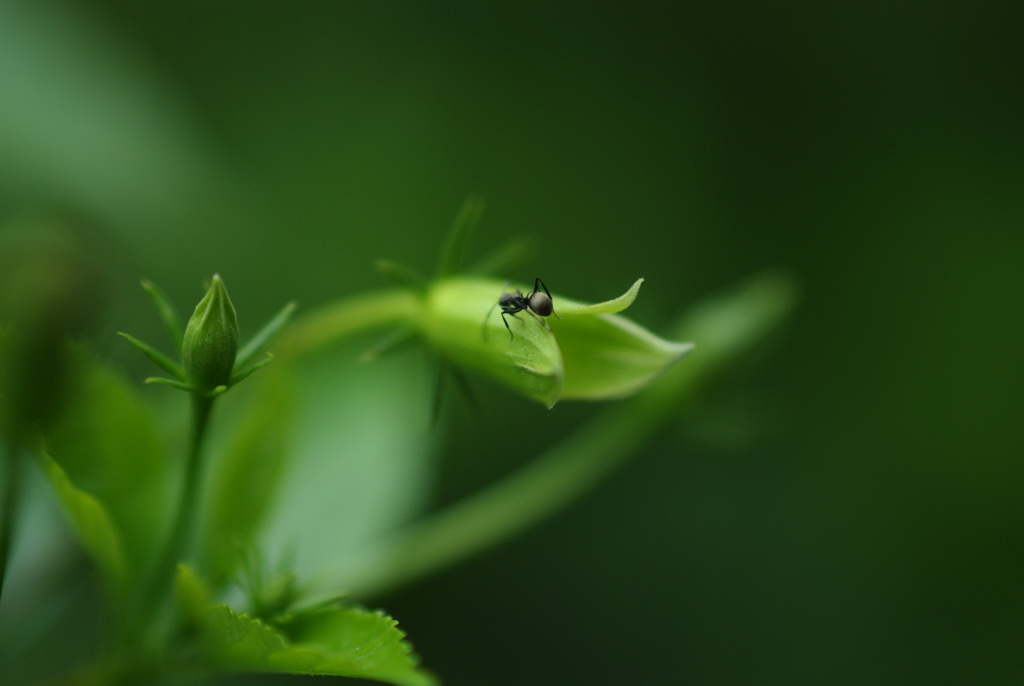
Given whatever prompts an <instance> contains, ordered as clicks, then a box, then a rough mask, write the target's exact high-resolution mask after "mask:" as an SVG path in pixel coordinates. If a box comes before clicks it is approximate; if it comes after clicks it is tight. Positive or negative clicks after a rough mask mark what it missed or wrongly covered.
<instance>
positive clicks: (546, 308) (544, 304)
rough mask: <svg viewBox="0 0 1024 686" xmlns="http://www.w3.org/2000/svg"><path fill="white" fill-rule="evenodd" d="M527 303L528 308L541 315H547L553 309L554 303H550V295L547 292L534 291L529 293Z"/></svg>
mask: <svg viewBox="0 0 1024 686" xmlns="http://www.w3.org/2000/svg"><path fill="white" fill-rule="evenodd" d="M529 304H530V309H531V310H533V311H534V312H536V313H537V314H539V315H540V316H541V317H548V316H550V315H551V313H552V312H554V311H555V308H554V305H552V304H551V297H550V296H549V295H548V294H547V293H541V292H538V291H534V292H533V293H532V294H531V295H530V302H529Z"/></svg>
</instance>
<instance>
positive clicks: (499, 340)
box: [421, 279, 564, 407]
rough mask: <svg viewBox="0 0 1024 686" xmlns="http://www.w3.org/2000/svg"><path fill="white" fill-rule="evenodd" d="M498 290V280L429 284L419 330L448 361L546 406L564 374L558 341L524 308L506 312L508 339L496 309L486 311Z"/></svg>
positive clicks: (558, 389) (559, 389)
mask: <svg viewBox="0 0 1024 686" xmlns="http://www.w3.org/2000/svg"><path fill="white" fill-rule="evenodd" d="M501 291H502V285H501V283H499V282H497V281H492V280H483V279H446V280H444V281H439V282H437V283H435V284H433V286H432V287H431V289H430V293H429V294H428V297H427V304H426V306H425V307H424V308H423V311H422V316H421V327H422V330H423V332H424V335H425V336H426V337H427V340H429V341H430V342H431V344H432V345H434V347H436V348H437V349H438V350H439V351H440V352H441V353H442V354H443V355H445V356H447V357H448V358H450V359H451V360H452V361H454V362H456V363H459V364H462V365H465V366H467V367H471V368H473V369H477V370H478V371H481V372H484V373H485V374H487V375H489V376H491V377H492V378H495V379H497V380H498V381H501V382H503V383H505V384H507V385H509V386H511V387H512V388H514V389H515V390H517V391H519V392H520V393H522V394H524V395H526V396H527V397H529V398H533V399H534V400H537V401H539V402H541V403H543V404H544V405H546V406H547V407H552V406H553V405H554V404H555V403H556V402H557V401H558V399H559V398H560V397H561V395H562V384H563V376H564V371H563V363H562V354H561V352H560V351H559V347H558V342H557V341H556V339H555V336H554V334H552V333H551V330H550V329H549V328H548V326H547V325H546V324H545V323H544V322H543V321H542V320H541V319H540V318H538V317H535V316H534V315H533V314H528V313H525V312H523V313H520V314H519V315H517V316H516V317H514V318H513V317H508V322H509V327H510V330H511V332H512V337H511V340H510V336H509V331H507V330H506V329H505V325H504V324H503V323H502V318H501V316H500V313H496V312H493V311H492V310H494V304H495V303H497V302H498V297H499V296H500V295H501ZM488 313H490V315H489V314H488Z"/></svg>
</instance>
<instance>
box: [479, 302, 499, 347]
mask: <svg viewBox="0 0 1024 686" xmlns="http://www.w3.org/2000/svg"><path fill="white" fill-rule="evenodd" d="M497 306H498V303H494V304H493V305H491V307H490V309H488V310H487V316H486V317H484V325H483V326H482V327H481V328H480V335H481V336H482V337H483V339H484V342H485V343H486V342H487V322H489V321H490V320H491V314H493V313H494V308H495V307H497Z"/></svg>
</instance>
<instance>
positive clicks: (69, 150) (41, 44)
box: [0, 2, 218, 229]
mask: <svg viewBox="0 0 1024 686" xmlns="http://www.w3.org/2000/svg"><path fill="white" fill-rule="evenodd" d="M0 64H2V65H4V66H3V68H2V69H0V102H2V103H3V106H2V107H0V150H3V154H0V182H2V185H3V188H4V189H5V190H6V191H7V192H14V193H15V197H18V196H17V193H18V192H19V191H20V192H21V193H22V194H23V195H24V194H25V193H26V192H27V193H28V194H29V195H28V197H35V198H44V199H53V198H56V199H57V201H58V204H67V203H70V204H71V205H73V206H75V207H82V208H86V209H88V210H89V211H90V212H92V213H93V214H94V215H95V216H98V217H100V218H103V219H106V220H114V221H115V223H117V220H122V221H123V222H124V225H129V224H130V225H132V226H137V225H138V219H139V217H151V218H153V217H160V218H164V219H166V220H167V224H165V225H164V226H167V227H169V226H171V225H172V224H173V223H174V222H175V221H181V220H182V219H183V218H184V217H185V216H187V215H186V213H187V212H189V209H188V208H189V207H191V206H193V204H194V203H193V201H195V200H197V199H198V198H200V197H201V194H203V193H208V192H210V188H211V185H213V184H216V183H218V178H217V176H216V174H215V173H214V172H213V169H212V168H211V167H212V165H211V164H210V161H211V159H212V157H213V156H212V155H210V154H209V150H208V149H207V148H206V145H205V141H204V140H203V138H204V134H202V133H201V132H200V131H199V130H198V128H197V127H196V126H195V117H193V116H192V113H191V112H189V111H188V109H189V108H188V105H187V104H186V103H185V101H184V99H183V98H181V97H179V94H177V93H175V91H174V88H172V87H171V85H170V84H169V83H168V82H166V80H165V79H164V78H163V76H162V75H161V74H160V73H159V71H158V70H156V69H153V68H152V66H151V62H150V60H148V59H147V58H146V57H145V55H144V54H142V53H140V52H139V51H138V50H136V49H135V48H134V46H133V41H132V40H130V39H125V38H122V37H121V36H119V35H118V34H117V32H116V31H114V30H111V27H110V26H105V25H104V24H103V23H102V22H101V21H97V19H96V15H95V14H94V13H92V12H90V11H89V9H88V8H87V7H86V6H85V5H81V6H76V5H75V4H73V3H62V4H61V5H60V6H59V7H43V6H42V5H39V4H38V3H33V2H4V3H0ZM156 224H157V225H159V222H157V223H156ZM147 226H148V227H149V228H150V229H152V228H153V226H154V225H153V223H149V224H147Z"/></svg>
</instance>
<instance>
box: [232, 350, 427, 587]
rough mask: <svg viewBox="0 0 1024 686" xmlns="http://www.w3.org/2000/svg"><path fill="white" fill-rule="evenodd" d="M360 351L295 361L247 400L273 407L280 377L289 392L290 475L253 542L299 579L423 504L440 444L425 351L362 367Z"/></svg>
mask: <svg viewBox="0 0 1024 686" xmlns="http://www.w3.org/2000/svg"><path fill="white" fill-rule="evenodd" d="M363 346H364V344H363V342H362V341H361V340H360V341H353V342H351V343H349V344H348V345H344V346H336V347H335V348H332V349H321V350H318V351H317V352H316V353H310V354H303V355H301V356H300V357H292V358H291V359H290V360H289V362H288V363H287V364H281V365H277V366H274V367H271V368H270V369H269V370H268V373H267V374H266V375H264V377H263V378H261V379H258V380H257V382H256V383H257V385H256V387H255V388H254V389H251V390H252V391H253V392H252V393H250V394H247V395H250V396H251V397H252V401H253V403H255V404H256V405H257V406H259V405H261V404H263V403H267V404H269V405H272V406H273V405H277V404H279V403H280V402H281V401H280V400H277V399H275V398H274V397H273V396H274V395H276V394H277V393H282V392H284V391H282V390H281V389H278V388H276V387H275V385H274V384H273V383H271V382H274V381H276V380H277V378H278V377H282V379H283V380H285V381H287V382H288V383H289V384H290V385H289V387H288V389H289V391H290V392H291V393H293V394H294V396H293V397H294V401H295V408H294V412H292V418H293V420H294V425H293V427H292V429H291V430H290V431H289V434H290V436H289V438H290V440H289V441H288V444H287V446H286V448H285V450H286V451H287V459H288V464H287V469H286V470H285V473H284V474H283V475H282V476H281V478H280V479H279V480H278V482H277V488H279V489H280V490H279V493H278V497H277V498H276V499H275V501H274V502H273V505H272V508H273V509H272V511H270V512H269V513H268V514H267V517H266V519H265V522H264V525H263V526H262V527H260V531H259V534H258V537H256V544H257V547H258V549H259V550H260V551H261V552H262V553H263V554H264V555H265V556H266V557H267V559H269V560H271V561H273V562H277V561H280V560H291V561H292V564H291V566H290V568H291V569H294V570H296V571H297V572H298V573H299V576H300V577H301V578H306V579H308V578H311V577H317V575H319V574H320V573H321V572H323V570H324V569H325V568H326V567H328V566H330V565H333V564H336V563H337V562H338V561H339V560H341V559H345V558H346V557H348V556H349V555H351V554H352V553H353V552H354V551H355V550H358V549H360V548H361V547H362V546H363V545H364V544H365V543H366V541H369V540H374V539H376V538H379V537H381V536H383V535H384V534H385V533H386V532H388V531H392V530H394V529H395V528H396V527H398V526H401V525H402V524H404V523H405V522H407V521H409V520H410V519H411V518H413V517H414V516H416V515H417V514H418V513H419V512H420V511H422V508H423V507H424V506H425V504H426V502H427V501H428V498H429V492H430V489H431V485H432V478H431V477H432V470H433V465H432V460H431V459H430V457H431V454H432V452H433V451H434V450H435V449H436V444H437V441H438V440H439V439H440V437H439V435H438V432H437V431H432V430H431V428H430V421H429V420H430V416H429V408H430V391H431V386H430V381H431V379H430V378H429V377H428V376H426V375H425V374H423V373H422V372H423V369H422V355H421V352H420V351H419V350H406V351H399V352H396V353H394V354H392V355H388V356H386V357H382V358H378V359H377V360H375V361H374V362H373V363H372V364H363V363H360V362H359V361H358V357H359V353H360V351H361V350H362V349H363ZM382 427H383V428H382ZM218 452H219V451H218ZM278 571H279V570H278Z"/></svg>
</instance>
